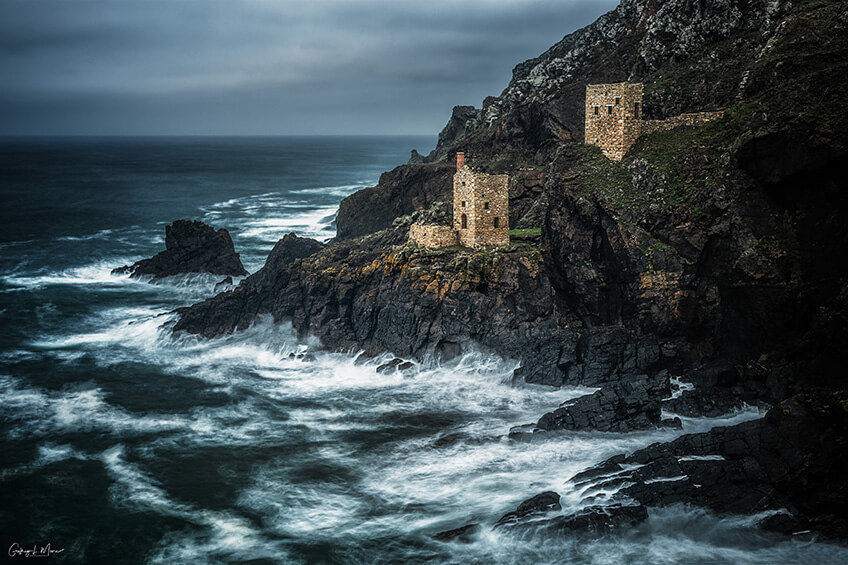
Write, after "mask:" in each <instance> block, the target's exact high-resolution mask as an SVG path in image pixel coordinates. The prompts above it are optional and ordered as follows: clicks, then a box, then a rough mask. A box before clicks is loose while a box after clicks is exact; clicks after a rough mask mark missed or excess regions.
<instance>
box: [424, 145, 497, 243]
mask: <svg viewBox="0 0 848 565" xmlns="http://www.w3.org/2000/svg"><path fill="white" fill-rule="evenodd" d="M409 239H410V241H413V242H415V243H417V244H419V245H423V246H424V247H430V248H435V247H447V246H450V245H457V244H458V245H463V246H465V247H472V248H475V249H476V248H480V247H486V246H490V245H509V175H489V174H486V173H477V172H474V171H472V170H471V167H469V166H468V165H466V164H465V154H464V153H462V152H458V153H457V154H456V173H455V174H454V175H453V225H452V226H438V225H425V224H418V223H415V224H412V226H410V228H409Z"/></svg>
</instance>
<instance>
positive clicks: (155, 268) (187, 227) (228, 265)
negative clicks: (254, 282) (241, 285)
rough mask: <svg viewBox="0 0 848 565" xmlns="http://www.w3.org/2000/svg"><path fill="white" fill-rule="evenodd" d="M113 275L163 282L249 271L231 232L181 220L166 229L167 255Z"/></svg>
mask: <svg viewBox="0 0 848 565" xmlns="http://www.w3.org/2000/svg"><path fill="white" fill-rule="evenodd" d="M112 273H114V274H129V275H130V276H132V277H140V276H143V275H153V277H154V278H161V277H169V276H172V275H178V274H182V273H211V274H213V275H234V276H242V275H246V274H247V271H246V270H245V269H244V266H243V265H242V264H241V259H239V255H238V253H236V252H235V249H234V248H233V240H232V239H231V238H230V234H229V232H227V230H225V229H223V228H221V229H219V230H218V231H215V229H214V228H212V227H210V226H208V225H206V224H204V223H203V222H198V221H193V222H192V221H189V220H177V221H175V222H174V223H173V224H171V225H169V226H165V251H162V252H161V253H158V254H156V255H155V256H153V257H151V258H150V259H143V260H141V261H138V262H136V263H133V264H132V265H127V266H124V267H120V268H117V269H115V270H113V271H112Z"/></svg>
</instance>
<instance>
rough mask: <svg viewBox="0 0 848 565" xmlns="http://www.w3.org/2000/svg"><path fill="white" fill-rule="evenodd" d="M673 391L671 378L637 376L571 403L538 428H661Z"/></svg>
mask: <svg viewBox="0 0 848 565" xmlns="http://www.w3.org/2000/svg"><path fill="white" fill-rule="evenodd" d="M670 391H671V388H670V386H669V380H668V377H666V378H662V377H654V378H650V377H648V376H647V375H640V376H634V377H631V378H629V379H625V380H623V381H622V382H619V383H615V384H611V385H607V386H604V387H603V388H601V390H598V391H596V392H594V393H592V394H590V395H587V396H581V397H580V398H577V399H575V400H571V401H568V402H567V403H566V405H565V406H562V407H560V408H557V409H556V410H554V411H553V412H548V413H547V414H545V415H544V416H542V417H541V418H540V419H539V421H538V423H537V424H536V428H537V429H539V430H543V431H554V430H570V431H578V430H596V431H600V432H630V431H634V430H645V429H648V428H652V427H657V426H661V425H663V424H664V423H663V418H662V406H661V401H662V399H663V398H665V397H668V396H669V394H670ZM677 425H679V421H678V422H677Z"/></svg>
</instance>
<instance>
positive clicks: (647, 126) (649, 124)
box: [642, 110, 724, 135]
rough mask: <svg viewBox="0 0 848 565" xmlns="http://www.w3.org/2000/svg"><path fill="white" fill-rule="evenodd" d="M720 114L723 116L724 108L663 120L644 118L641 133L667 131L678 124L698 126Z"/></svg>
mask: <svg viewBox="0 0 848 565" xmlns="http://www.w3.org/2000/svg"><path fill="white" fill-rule="evenodd" d="M722 116H724V110H717V111H715V112H693V113H691V114H680V115H679V116H673V117H671V118H666V119H664V120H644V121H643V122H642V135H645V134H648V133H654V132H656V131H667V130H670V129H674V128H676V127H680V126H700V125H701V124H705V123H707V122H711V121H713V120H717V119H719V118H721V117H722Z"/></svg>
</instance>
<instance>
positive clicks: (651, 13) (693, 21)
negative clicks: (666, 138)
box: [433, 0, 806, 163]
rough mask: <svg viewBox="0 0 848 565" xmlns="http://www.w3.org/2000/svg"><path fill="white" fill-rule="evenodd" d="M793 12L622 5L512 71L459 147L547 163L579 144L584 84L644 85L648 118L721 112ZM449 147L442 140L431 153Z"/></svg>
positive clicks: (734, 0) (783, 3)
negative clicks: (553, 150)
mask: <svg viewBox="0 0 848 565" xmlns="http://www.w3.org/2000/svg"><path fill="white" fill-rule="evenodd" d="M796 4H797V3H796ZM802 4H806V3H802ZM791 13H792V3H790V2H788V1H787V0H754V1H747V0H720V1H717V2H693V1H691V0H671V1H667V2H658V1H656V0H624V1H622V2H621V4H620V5H619V6H618V7H617V8H616V9H615V10H613V11H611V12H609V13H607V14H605V15H603V16H601V17H600V18H598V20H597V21H595V22H594V23H592V24H591V25H588V26H586V27H585V28H582V29H579V30H577V31H575V32H574V33H571V34H569V35H567V36H565V37H564V38H563V39H562V40H560V41H559V42H558V43H556V44H555V45H554V46H552V47H551V48H550V49H548V50H547V51H546V52H545V53H543V54H541V55H540V56H539V57H536V58H534V59H530V60H527V61H525V62H523V63H521V64H519V65H517V66H516V67H515V69H514V70H513V76H512V80H511V81H510V83H509V85H508V86H507V87H506V89H505V90H504V91H503V92H502V93H501V95H500V96H498V97H490V98H487V99H486V100H485V101H484V103H483V109H482V112H481V114H480V116H479V118H477V119H475V121H474V125H475V126H476V127H474V128H471V129H470V130H469V131H468V133H467V135H466V136H465V143H464V144H462V145H463V146H464V148H465V149H466V151H467V152H468V153H469V154H472V155H473V154H476V153H478V152H479V153H483V154H489V155H491V152H490V151H487V149H486V147H487V146H488V145H490V144H492V143H495V144H497V145H500V146H501V152H502V155H501V157H502V158H507V157H512V158H521V159H529V160H532V161H534V162H537V163H539V162H545V161H547V160H548V159H549V158H550V156H551V155H550V147H551V145H556V144H557V143H559V142H561V141H564V140H567V139H574V140H577V141H582V140H583V124H584V121H583V99H584V94H585V88H586V85H587V84H595V83H610V82H621V81H625V80H626V81H629V82H644V83H645V84H646V92H645V93H646V98H645V104H644V111H645V117H646V118H649V119H651V118H666V117H669V116H673V115H676V114H680V113H684V112H696V111H702V110H711V109H715V108H719V107H725V106H729V105H730V104H732V103H733V102H734V101H735V100H736V99H737V97H740V96H744V95H746V93H748V92H749V91H750V90H751V89H752V87H753V88H755V85H754V83H753V82H752V81H749V80H748V77H747V73H746V71H749V70H750V63H751V62H752V61H754V60H756V59H757V58H760V57H762V55H763V51H764V50H768V49H770V48H771V47H772V46H773V45H774V42H775V41H777V40H779V39H780V38H781V37H782V35H783V34H785V33H786V27H787V23H788V22H787V17H789V16H790V15H791ZM453 121H454V120H453V118H452V120H451V122H453ZM457 141H458V140H457ZM455 143H456V141H454V144H455ZM449 148H450V145H449V144H447V143H442V140H441V139H440V143H439V144H438V145H437V146H436V149H435V150H434V151H433V155H437V156H439V157H441V156H444V155H446V154H447V152H448V149H449Z"/></svg>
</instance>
